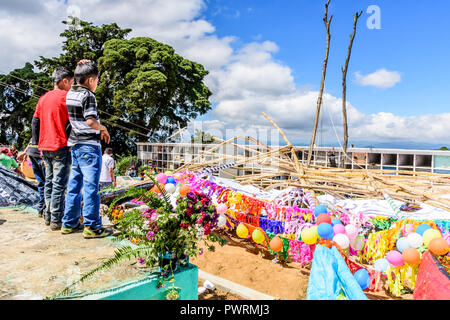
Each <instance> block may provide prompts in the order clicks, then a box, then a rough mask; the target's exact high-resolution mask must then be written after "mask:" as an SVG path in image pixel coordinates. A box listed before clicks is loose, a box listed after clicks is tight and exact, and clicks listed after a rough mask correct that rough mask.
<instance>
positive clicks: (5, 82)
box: [0, 62, 52, 150]
mask: <svg viewBox="0 0 450 320" xmlns="http://www.w3.org/2000/svg"><path fill="white" fill-rule="evenodd" d="M20 79H26V80H27V81H23V80H20ZM46 89H47V90H48V89H52V84H51V81H50V78H49V77H48V76H47V75H46V74H45V73H43V72H35V71H34V68H33V65H32V64H31V63H29V62H27V63H26V64H25V66H24V67H23V68H21V69H15V70H13V71H11V72H10V73H9V74H7V75H0V120H1V121H0V143H1V144H5V145H11V144H14V145H15V146H16V148H17V149H19V150H21V149H23V148H24V147H25V146H26V145H27V144H28V141H29V139H30V138H31V119H32V117H33V114H34V110H35V107H36V103H37V101H38V97H39V96H41V95H43V94H44V93H45V91H46Z"/></svg>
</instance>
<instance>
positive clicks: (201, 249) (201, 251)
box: [199, 248, 203, 256]
mask: <svg viewBox="0 0 450 320" xmlns="http://www.w3.org/2000/svg"><path fill="white" fill-rule="evenodd" d="M202 254H203V248H200V252H199V255H200V256H201V255H202Z"/></svg>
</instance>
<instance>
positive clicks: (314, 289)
mask: <svg viewBox="0 0 450 320" xmlns="http://www.w3.org/2000/svg"><path fill="white" fill-rule="evenodd" d="M341 292H342V293H343V294H344V295H345V297H346V298H347V299H348V300H368V299H367V296H366V295H365V294H364V292H363V291H362V289H361V287H360V285H359V284H358V282H357V281H356V279H355V278H354V277H353V274H352V273H351V272H350V269H349V268H348V267H347V264H346V263H345V261H344V259H343V258H342V256H341V254H340V253H339V251H338V250H337V249H336V248H335V247H331V249H329V248H327V247H324V246H322V245H320V244H318V245H316V248H315V250H314V258H313V262H312V266H311V273H310V276H309V282H308V290H307V292H306V299H307V300H336V299H337V297H338V296H339V295H340V294H341Z"/></svg>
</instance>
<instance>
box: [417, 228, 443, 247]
mask: <svg viewBox="0 0 450 320" xmlns="http://www.w3.org/2000/svg"><path fill="white" fill-rule="evenodd" d="M422 238H423V243H424V244H425V246H426V247H428V245H429V244H430V241H431V240H433V239H436V238H442V235H441V233H440V232H439V231H437V230H436V229H428V230H425V232H424V233H423V237H422Z"/></svg>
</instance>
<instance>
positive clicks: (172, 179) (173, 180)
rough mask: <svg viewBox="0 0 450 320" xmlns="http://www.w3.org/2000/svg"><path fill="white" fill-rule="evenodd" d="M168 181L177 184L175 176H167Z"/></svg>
mask: <svg viewBox="0 0 450 320" xmlns="http://www.w3.org/2000/svg"><path fill="white" fill-rule="evenodd" d="M167 183H172V184H176V182H175V179H174V178H173V177H167V181H166V184H167Z"/></svg>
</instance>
